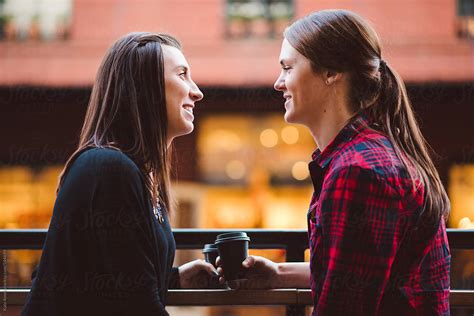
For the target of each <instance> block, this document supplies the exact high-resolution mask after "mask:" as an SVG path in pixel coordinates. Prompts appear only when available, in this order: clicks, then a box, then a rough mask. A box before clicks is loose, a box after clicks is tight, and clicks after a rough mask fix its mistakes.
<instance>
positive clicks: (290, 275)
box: [272, 262, 310, 288]
mask: <svg viewBox="0 0 474 316" xmlns="http://www.w3.org/2000/svg"><path fill="white" fill-rule="evenodd" d="M309 276H310V272H309V263H307V262H298V263H296V262H295V263H293V262H291V263H290V262H283V263H278V265H277V275H276V277H275V281H274V284H272V285H274V286H273V287H274V288H308V287H309Z"/></svg>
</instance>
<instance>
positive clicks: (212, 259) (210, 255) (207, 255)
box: [202, 244, 219, 268]
mask: <svg viewBox="0 0 474 316" xmlns="http://www.w3.org/2000/svg"><path fill="white" fill-rule="evenodd" d="M202 253H203V254H204V260H206V262H208V263H210V264H212V265H213V266H214V267H215V268H217V267H216V259H217V256H218V255H219V251H218V250H217V246H216V245H214V244H205V245H204V248H203V249H202Z"/></svg>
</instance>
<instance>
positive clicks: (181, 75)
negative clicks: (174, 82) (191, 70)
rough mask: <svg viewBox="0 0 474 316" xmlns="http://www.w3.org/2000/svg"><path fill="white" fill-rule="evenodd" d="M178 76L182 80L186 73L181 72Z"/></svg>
mask: <svg viewBox="0 0 474 316" xmlns="http://www.w3.org/2000/svg"><path fill="white" fill-rule="evenodd" d="M178 76H180V77H182V78H184V77H186V71H183V72H181V73H180V74H179V75H178Z"/></svg>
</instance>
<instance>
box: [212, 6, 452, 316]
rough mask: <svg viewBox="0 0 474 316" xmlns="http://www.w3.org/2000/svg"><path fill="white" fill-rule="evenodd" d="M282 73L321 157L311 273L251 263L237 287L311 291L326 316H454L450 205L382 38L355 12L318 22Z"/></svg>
mask: <svg viewBox="0 0 474 316" xmlns="http://www.w3.org/2000/svg"><path fill="white" fill-rule="evenodd" d="M280 64H281V67H282V70H281V73H280V76H279V77H278V79H277V81H276V82H275V89H276V90H278V91H281V92H283V97H284V98H285V109H286V113H285V119H286V121H287V122H289V123H298V124H303V125H305V126H306V127H307V128H308V129H309V130H310V132H311V134H312V136H313V138H314V140H315V142H316V144H317V146H318V149H317V150H316V151H315V152H314V153H313V156H312V161H311V163H310V164H309V169H310V173H311V178H312V181H313V185H314V194H313V198H312V200H311V204H310V208H309V212H308V236H309V245H310V262H309V264H308V263H280V264H276V263H274V262H272V261H270V260H268V259H265V258H262V257H256V256H251V257H249V258H248V259H246V260H245V261H244V263H243V265H244V267H246V268H248V274H247V277H248V280H244V281H238V282H234V283H233V284H231V286H233V287H264V288H268V287H270V288H272V287H307V286H308V285H310V286H311V292H312V295H313V300H314V312H313V315H319V316H321V315H447V314H449V270H450V251H449V245H448V241H447V237H446V228H445V220H446V219H447V216H448V213H449V208H450V206H449V200H448V197H447V195H446V192H445V190H444V188H443V185H442V183H441V180H440V177H439V175H438V172H437V171H436V168H435V166H434V164H433V161H432V160H431V158H430V155H429V150H428V145H427V143H426V141H425V139H424V138H423V136H422V134H421V132H420V129H419V127H418V124H417V122H416V119H415V115H414V113H413V110H412V106H411V104H410V101H409V98H408V96H407V92H406V89H405V85H404V83H403V81H402V79H401V78H400V76H399V75H398V74H397V72H396V71H395V70H394V69H393V67H392V66H390V65H389V63H387V61H385V60H384V56H383V55H382V50H381V45H380V40H379V38H378V36H377V34H376V32H375V31H374V30H373V28H372V27H371V26H370V25H369V24H368V23H367V22H366V21H365V20H364V19H363V18H361V17H360V16H358V15H357V14H355V13H353V12H350V11H345V10H324V11H319V12H315V13H313V14H311V15H309V16H306V17H304V18H302V19H300V20H298V21H296V22H295V23H293V24H292V25H291V26H289V27H288V28H287V29H286V30H285V33H284V41H283V44H282V49H281V54H280ZM219 269H220V268H219ZM220 272H221V273H222V271H220ZM221 281H222V280H221Z"/></svg>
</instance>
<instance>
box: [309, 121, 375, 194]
mask: <svg viewBox="0 0 474 316" xmlns="http://www.w3.org/2000/svg"><path fill="white" fill-rule="evenodd" d="M368 126H369V120H368V118H367V116H366V115H365V114H364V113H362V112H361V113H359V114H356V115H355V116H354V117H352V118H351V119H350V121H349V122H348V123H347V124H346V125H345V126H344V127H343V128H342V129H341V131H340V132H339V133H338V134H337V136H336V137H335V138H334V139H333V140H332V141H331V142H330V143H329V145H328V146H327V147H326V148H325V149H324V150H323V151H322V152H321V151H320V150H319V148H318V149H316V150H315V151H314V152H313V155H312V158H313V161H311V162H310V163H309V174H310V176H311V180H312V181H311V182H313V187H314V193H315V198H319V195H320V194H321V189H322V185H323V179H324V175H325V172H326V167H327V166H328V164H329V163H330V162H331V160H332V159H333V158H334V157H335V156H336V155H338V154H339V153H340V152H341V151H342V150H343V148H344V146H345V145H347V143H348V142H350V141H351V140H352V139H353V138H354V137H355V136H356V135H357V134H358V133H360V132H361V131H363V130H364V129H365V128H367V127H368Z"/></svg>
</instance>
